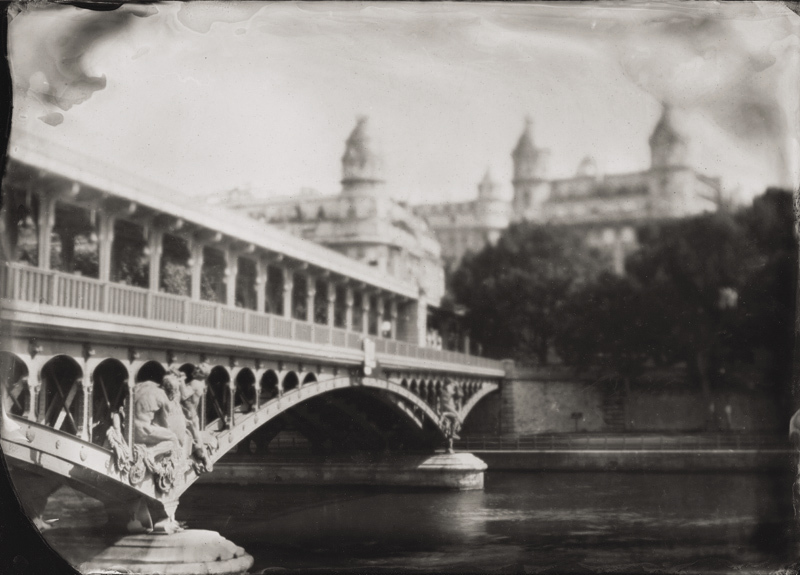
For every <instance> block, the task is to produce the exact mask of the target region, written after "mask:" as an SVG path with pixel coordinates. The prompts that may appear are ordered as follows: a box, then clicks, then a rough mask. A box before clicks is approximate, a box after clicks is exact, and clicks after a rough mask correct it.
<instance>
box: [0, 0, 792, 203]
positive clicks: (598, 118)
mask: <svg viewBox="0 0 800 575" xmlns="http://www.w3.org/2000/svg"><path fill="white" fill-rule="evenodd" d="M11 14H12V19H11V22H10V24H9V60H10V63H11V72H12V79H13V82H14V103H13V106H14V109H13V116H12V130H13V131H12V142H11V144H12V145H13V143H14V138H17V137H21V136H20V134H34V135H36V136H39V137H41V138H44V139H45V140H47V141H51V142H54V143H56V144H58V145H61V146H67V147H70V148H74V149H76V150H79V151H80V152H81V153H83V154H84V155H86V156H87V157H90V158H92V159H95V160H97V162H98V164H99V163H105V164H109V165H111V166H114V167H115V168H119V169H121V170H124V171H126V172H128V173H131V174H136V175H137V176H139V177H142V178H144V179H147V180H151V181H154V182H158V183H159V184H161V185H164V186H167V187H169V188H172V189H175V190H176V191H178V192H180V193H182V194H185V195H187V196H197V195H201V194H210V193H215V192H220V191H224V190H229V189H232V188H244V189H249V190H251V191H252V193H254V194H255V195H257V196H265V197H270V196H287V195H294V194H298V193H300V191H301V190H302V189H303V188H312V189H315V190H317V191H319V192H320V193H324V194H333V193H337V192H338V191H339V189H340V184H339V180H340V178H341V156H342V154H343V152H344V142H345V140H346V138H347V136H348V135H349V133H350V131H351V130H352V129H353V127H354V125H355V121H356V118H357V117H358V116H360V115H367V116H368V117H369V121H370V125H371V128H372V132H373V134H374V136H375V137H376V139H377V140H378V141H379V142H380V149H381V153H382V154H383V156H384V163H385V176H386V180H387V183H388V187H389V189H390V191H391V193H392V194H393V195H394V196H395V197H396V198H397V199H400V200H404V201H409V202H412V203H424V202H444V201H465V200H469V199H472V198H473V197H474V196H475V195H476V193H477V184H478V182H479V181H480V179H481V178H482V177H483V174H484V173H485V172H486V170H487V169H490V170H491V174H492V177H493V178H494V179H495V180H496V181H497V182H498V183H499V185H500V187H501V189H502V190H504V192H505V193H506V195H507V196H509V197H510V195H511V183H510V180H511V173H512V164H511V157H510V154H511V150H512V149H513V147H514V145H515V144H516V141H517V139H518V137H519V135H520V133H521V131H522V129H523V126H524V124H525V118H526V117H530V118H531V119H532V120H533V133H534V140H535V143H536V145H537V146H539V147H542V148H546V149H549V150H550V161H549V173H550V175H551V176H552V177H555V178H564V177H570V176H572V175H573V174H574V173H575V170H576V169H577V166H578V164H579V163H580V161H581V160H582V159H583V158H584V157H586V156H593V157H594V158H595V160H596V162H597V164H598V166H599V168H600V171H601V172H602V173H608V174H612V173H620V172H629V171H638V170H644V169H647V167H648V166H649V159H650V155H649V148H648V144H647V140H648V137H649V135H650V133H651V131H652V129H653V127H654V125H655V123H656V122H657V120H658V117H659V115H660V113H661V106H662V103H664V102H668V103H670V104H671V105H672V106H673V109H674V110H675V112H676V117H677V120H676V121H677V123H678V125H679V126H680V128H681V130H682V131H684V133H685V134H686V135H687V136H688V138H689V139H690V143H691V144H690V150H691V156H690V157H691V162H692V165H693V166H694V167H695V168H696V169H697V170H698V171H700V172H701V173H702V174H705V175H708V176H712V177H720V178H721V180H722V182H723V186H724V188H725V189H726V190H727V191H728V192H729V193H730V194H736V195H737V196H738V197H740V199H741V200H743V201H747V200H748V199H749V198H751V197H753V196H754V195H756V194H758V193H760V192H761V191H763V190H764V189H765V188H766V187H767V186H771V185H777V186H784V187H796V186H797V185H798V180H799V179H800V168H799V167H798V163H799V162H800V143H799V142H800V137H799V136H800V98H799V97H798V94H800V18H798V17H797V16H796V15H795V14H793V13H792V12H791V11H789V10H788V9H787V8H786V7H784V6H782V5H781V4H780V3H769V2H767V3H744V2H742V3H722V4H717V3H703V2H696V3H651V2H650V3H644V2H643V3H626V4H624V5H616V4H612V3H583V4H581V3H576V4H571V3H558V4H555V5H553V4H551V5H547V4H522V3H517V4H514V3H485V4H484V3H458V4H456V3H418V2H414V3H380V4H372V3H337V2H322V3H288V2H287V3H270V4H265V3H258V2H243V3H235V2H230V3H217V2H193V3H183V4H181V3H164V4H156V5H125V6H123V7H121V8H119V9H117V10H114V11H91V10H84V9H79V8H75V7H71V6H52V5H44V6H34V5H25V4H20V5H17V6H16V7H12V9H11Z"/></svg>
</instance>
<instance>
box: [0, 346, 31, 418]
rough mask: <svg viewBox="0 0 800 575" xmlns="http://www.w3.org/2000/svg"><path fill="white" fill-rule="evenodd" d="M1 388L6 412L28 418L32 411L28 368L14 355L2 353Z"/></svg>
mask: <svg viewBox="0 0 800 575" xmlns="http://www.w3.org/2000/svg"><path fill="white" fill-rule="evenodd" d="M0 386H1V387H2V390H1V391H2V395H1V396H0V398H1V399H2V401H3V405H4V408H5V412H6V413H8V414H10V415H16V416H17V417H26V416H27V415H28V413H29V412H30V409H31V392H30V390H29V389H28V366H27V365H25V362H24V361H22V360H21V359H20V358H18V357H17V356H16V355H14V354H13V353H9V352H7V351H2V352H0Z"/></svg>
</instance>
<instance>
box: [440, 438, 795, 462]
mask: <svg viewBox="0 0 800 575" xmlns="http://www.w3.org/2000/svg"><path fill="white" fill-rule="evenodd" d="M456 449H457V450H459V451H464V452H469V453H473V454H475V455H476V456H478V457H479V458H480V459H482V460H483V461H485V462H486V464H487V465H488V468H489V470H525V471H602V470H608V471H724V470H731V471H765V470H790V469H793V468H794V466H795V465H796V456H795V451H794V449H793V448H792V446H791V444H790V443H789V442H788V440H787V439H784V438H782V437H778V436H775V435H745V434H736V433H728V434H722V433H720V434H696V435H658V434H641V435H632V434H616V435H605V434H577V433H576V434H548V435H534V436H526V437H521V436H503V437H498V436H482V437H478V436H474V437H468V438H464V439H462V440H461V441H459V442H458V443H457V444H456Z"/></svg>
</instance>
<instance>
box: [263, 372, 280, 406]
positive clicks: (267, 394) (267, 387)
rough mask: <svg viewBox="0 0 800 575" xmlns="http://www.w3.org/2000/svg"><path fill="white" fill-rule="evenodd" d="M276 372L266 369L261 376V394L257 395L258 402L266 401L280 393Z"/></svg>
mask: <svg viewBox="0 0 800 575" xmlns="http://www.w3.org/2000/svg"><path fill="white" fill-rule="evenodd" d="M278 383H279V381H278V374H277V373H275V372H274V371H273V370H271V369H268V370H267V371H266V372H264V375H262V376H261V382H260V384H259V388H260V389H261V396H260V397H259V402H260V403H262V404H263V403H266V402H268V401H269V400H271V399H274V398H276V397H278V395H280V387H279V386H278Z"/></svg>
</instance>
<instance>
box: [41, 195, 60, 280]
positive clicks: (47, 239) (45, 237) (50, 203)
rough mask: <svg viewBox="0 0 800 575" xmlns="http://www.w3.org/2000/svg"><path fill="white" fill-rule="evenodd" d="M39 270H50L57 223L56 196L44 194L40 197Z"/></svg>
mask: <svg viewBox="0 0 800 575" xmlns="http://www.w3.org/2000/svg"><path fill="white" fill-rule="evenodd" d="M38 219H39V221H38V224H39V226H38V227H39V238H38V239H39V254H38V256H39V268H40V269H43V270H49V269H50V252H51V250H52V248H51V245H52V240H51V236H52V234H53V226H54V225H55V223H56V196H55V195H47V194H42V195H40V196H39V216H38Z"/></svg>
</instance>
